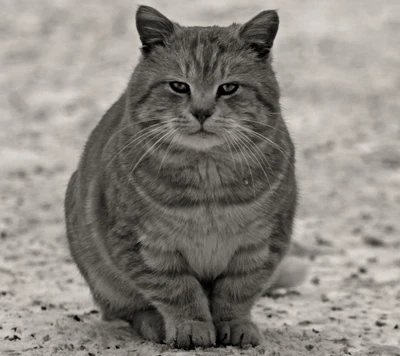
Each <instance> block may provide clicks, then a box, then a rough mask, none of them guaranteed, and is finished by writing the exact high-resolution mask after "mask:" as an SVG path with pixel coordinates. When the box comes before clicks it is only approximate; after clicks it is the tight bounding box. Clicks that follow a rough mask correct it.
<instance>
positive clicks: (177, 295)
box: [132, 247, 216, 349]
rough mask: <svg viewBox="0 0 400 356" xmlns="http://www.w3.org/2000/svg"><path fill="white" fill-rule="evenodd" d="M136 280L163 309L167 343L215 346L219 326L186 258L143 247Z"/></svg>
mask: <svg viewBox="0 0 400 356" xmlns="http://www.w3.org/2000/svg"><path fill="white" fill-rule="evenodd" d="M141 256H142V257H141V261H136V263H135V266H137V267H136V268H137V269H136V270H135V271H132V272H133V273H132V279H133V280H135V283H136V285H137V287H138V289H139V291H140V293H141V294H142V295H143V296H144V297H145V298H146V299H147V300H148V301H149V302H150V303H151V304H152V305H153V306H154V307H156V308H157V310H158V311H159V312H160V314H161V315H162V316H163V318H164V322H165V328H164V330H165V342H166V343H167V344H170V345H173V346H175V347H178V348H186V349H188V348H193V347H197V346H201V347H209V346H213V345H215V337H216V336H215V328H214V324H213V320H212V316H211V312H210V309H209V303H208V299H207V297H206V295H205V293H204V291H203V288H202V286H201V284H200V282H199V281H198V280H197V279H196V278H195V277H194V276H193V275H191V274H190V273H189V272H188V270H187V269H186V266H185V261H181V260H182V258H181V257H180V256H179V254H177V253H176V254H175V253H173V252H171V251H169V252H162V251H159V250H158V251H155V250H153V249H152V248H150V247H145V248H142V251H141Z"/></svg>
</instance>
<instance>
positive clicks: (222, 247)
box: [179, 234, 238, 279]
mask: <svg viewBox="0 0 400 356" xmlns="http://www.w3.org/2000/svg"><path fill="white" fill-rule="evenodd" d="M235 240H236V239H235V238H234V237H233V238H229V239H228V238H227V237H224V236H221V235H219V236H218V235H217V234H209V235H206V236H195V238H193V239H190V240H189V239H182V240H181V243H180V246H179V250H180V252H181V253H182V254H183V256H184V257H185V259H186V261H187V262H188V264H189V266H190V267H191V269H192V270H193V272H194V273H195V274H196V275H197V276H198V277H199V278H205V279H208V278H216V277H217V276H218V275H220V274H221V273H223V272H224V271H225V269H226V268H227V266H228V264H229V262H230V260H231V259H232V257H233V255H234V253H235V251H236V249H237V248H238V244H237V243H235V242H236V241H235Z"/></svg>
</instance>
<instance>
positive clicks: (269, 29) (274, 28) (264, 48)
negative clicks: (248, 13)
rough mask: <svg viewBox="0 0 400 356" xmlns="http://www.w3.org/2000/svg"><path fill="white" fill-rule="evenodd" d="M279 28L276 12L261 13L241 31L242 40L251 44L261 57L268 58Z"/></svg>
mask: <svg viewBox="0 0 400 356" xmlns="http://www.w3.org/2000/svg"><path fill="white" fill-rule="evenodd" d="M278 28H279V16H278V13H277V12H276V11H275V10H267V11H263V12H260V13H259V14H258V15H256V16H255V17H253V18H252V19H251V20H250V21H248V22H246V23H245V24H244V25H242V26H241V27H240V29H239V36H240V38H241V39H242V40H243V41H245V42H246V43H248V44H249V46H250V48H252V49H253V50H255V51H256V52H257V54H258V55H259V56H260V57H268V55H269V53H270V51H271V48H272V46H273V44H274V40H275V36H276V34H277V32H278Z"/></svg>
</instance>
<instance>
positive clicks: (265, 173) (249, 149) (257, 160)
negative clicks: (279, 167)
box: [237, 131, 272, 189]
mask: <svg viewBox="0 0 400 356" xmlns="http://www.w3.org/2000/svg"><path fill="white" fill-rule="evenodd" d="M237 134H238V135H240V136H239V139H240V140H241V142H242V144H243V145H244V146H245V147H246V148H247V149H248V152H249V153H250V154H251V155H252V156H253V157H254V158H255V162H256V163H257V164H258V165H259V166H260V168H261V169H262V171H263V172H264V175H265V178H267V181H268V184H269V187H270V189H271V188H272V186H271V181H270V179H269V177H268V173H267V172H266V171H265V169H264V166H263V165H262V164H261V162H260V161H259V159H258V158H257V156H256V155H255V154H254V153H253V151H252V149H251V147H249V146H248V145H247V144H246V142H244V140H243V138H247V137H246V136H245V135H243V133H241V132H240V131H237ZM268 165H269V164H268ZM270 169H271V167H270Z"/></svg>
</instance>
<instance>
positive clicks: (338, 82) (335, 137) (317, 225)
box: [0, 0, 400, 356]
mask: <svg viewBox="0 0 400 356" xmlns="http://www.w3.org/2000/svg"><path fill="white" fill-rule="evenodd" d="M143 3H147V4H152V5H154V6H156V7H157V8H159V9H160V10H162V11H163V12H165V13H166V14H167V15H169V16H170V17H172V18H174V19H176V20H179V21H181V22H183V23H186V24H193V23H197V24H214V23H220V24H228V23H230V22H232V21H237V22H243V21H245V20H247V19H249V18H250V17H252V16H253V15H255V14H256V13H257V12H258V11H260V10H263V9H265V8H279V10H280V16H281V29H280V33H279V35H278V38H277V42H276V47H275V68H276V70H277V72H278V76H279V80H280V83H281V87H282V92H283V101H282V103H283V107H284V114H285V117H286V119H287V121H288V123H289V126H290V129H291V133H292V135H293V138H294V140H295V141H296V144H297V152H298V165H297V168H298V176H299V181H300V185H301V191H302V197H301V206H300V210H299V215H298V219H297V226H296V239H297V240H298V241H301V242H302V243H304V244H306V245H308V246H310V247H317V248H323V249H324V250H325V254H324V255H320V256H317V257H315V258H314V260H313V261H312V269H311V271H310V275H309V278H308V279H307V281H306V283H305V284H304V285H302V286H301V287H299V288H297V289H296V290H295V291H290V292H286V293H280V294H279V293H277V294H275V295H274V296H272V297H267V298H263V299H261V300H260V301H259V303H258V304H257V306H256V308H255V309H254V318H255V319H256V320H257V322H258V323H259V325H260V328H261V329H262V331H263V333H264V336H265V341H264V342H263V344H262V345H261V346H259V347H257V348H255V349H246V350H240V349H236V348H225V349H207V350H195V351H191V352H182V351H178V350H170V349H168V347H166V346H163V345H155V344H152V343H148V342H145V341H143V340H141V339H140V338H139V337H138V336H137V335H135V334H134V333H133V332H132V331H131V330H130V329H129V327H128V326H127V325H126V324H124V323H118V322H116V323H105V322H101V321H100V320H99V315H98V312H97V310H96V307H95V306H94V305H93V304H92V301H91V298H90V295H89V292H88V288H87V287H86V286H85V283H84V282H83V279H82V278H81V277H80V275H79V274H78V272H77V269H76V267H75V266H74V265H73V263H72V261H71V258H70V257H69V255H68V251H67V249H66V243H65V233H64V222H63V212H62V200H63V195H64V191H65V187H66V183H67V180H68V178H69V176H70V174H71V173H72V171H73V170H74V169H75V166H76V164H77V160H78V157H79V154H80V152H81V150H82V147H83V144H84V142H85V140H86V137H87V135H88V134H89V132H90V130H91V129H92V128H93V127H94V125H95V124H96V122H97V121H98V120H99V119H100V116H101V115H102V113H103V112H104V111H105V110H106V109H107V107H109V106H110V105H111V104H112V102H113V101H114V100H115V99H116V98H117V97H118V95H119V94H120V93H121V92H122V90H123V89H124V86H125V84H126V82H127V78H128V75H129V73H130V71H131V70H132V68H133V66H134V65H135V63H136V61H137V58H138V47H139V43H138V36H137V34H136V31H135V24H134V12H135V9H136V4H135V3H133V1H131V0H116V1H108V0H85V1H80V0H40V1H31V0H1V14H0V49H1V50H0V61H1V71H0V91H1V94H2V95H0V123H1V129H0V194H1V197H0V199H1V201H0V355H2V356H3V355H7V356H11V355H89V356H91V355H142V356H143V355H160V354H163V355H180V356H183V355H270V356H272V355H274V356H286V355H288V356H290V355H296V356H297V355H300V356H301V355H345V354H348V355H363V356H364V355H391V356H395V355H400V220H399V213H400V144H399V142H400V119H399V116H400V100H399V99H400V98H399V92H400V70H399V68H400V36H399V33H400V2H399V1H397V0H393V1H375V0H368V1H367V0H363V1H356V0H354V1H344V0H343V1H342V0H337V1H329V2H328V1H317V0H315V1H311V0H303V1H278V0H271V1H267V2H265V1H251V2H249V3H250V4H247V5H245V2H244V1H243V2H241V1H219V0H214V1H209V0H207V1H200V0H191V1H183V0H180V1H172V0H169V1H162V0H159V1H148V2H145V1H143Z"/></svg>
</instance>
